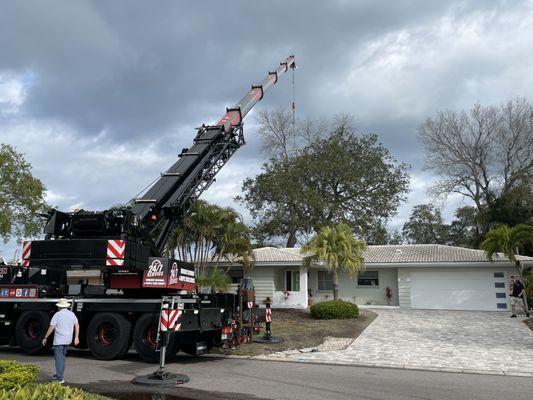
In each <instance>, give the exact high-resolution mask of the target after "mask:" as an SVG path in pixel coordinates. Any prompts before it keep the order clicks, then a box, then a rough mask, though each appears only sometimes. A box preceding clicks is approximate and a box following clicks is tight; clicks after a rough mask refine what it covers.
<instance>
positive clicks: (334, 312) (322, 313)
mask: <svg viewBox="0 0 533 400" xmlns="http://www.w3.org/2000/svg"><path fill="white" fill-rule="evenodd" d="M358 315H359V308H358V307H357V306H356V305H355V304H353V303H350V302H349V301H344V300H331V301H325V302H323V303H317V304H314V305H312V306H311V317H312V318H315V319H347V318H357V316H358Z"/></svg>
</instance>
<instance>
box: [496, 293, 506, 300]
mask: <svg viewBox="0 0 533 400" xmlns="http://www.w3.org/2000/svg"><path fill="white" fill-rule="evenodd" d="M505 297H506V296H505V293H496V298H497V299H505Z"/></svg>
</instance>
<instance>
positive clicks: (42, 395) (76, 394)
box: [0, 383, 110, 400]
mask: <svg viewBox="0 0 533 400" xmlns="http://www.w3.org/2000/svg"><path fill="white" fill-rule="evenodd" d="M0 400H110V399H109V398H108V397H104V396H100V395H97V394H92V393H88V392H84V391H83V390H81V389H77V388H73V387H70V386H62V385H60V384H58V383H46V384H39V385H28V386H25V387H21V388H18V389H16V390H1V391H0Z"/></svg>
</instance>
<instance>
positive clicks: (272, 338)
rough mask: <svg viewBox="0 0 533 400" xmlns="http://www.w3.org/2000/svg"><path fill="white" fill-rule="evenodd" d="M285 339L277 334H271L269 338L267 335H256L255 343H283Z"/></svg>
mask: <svg viewBox="0 0 533 400" xmlns="http://www.w3.org/2000/svg"><path fill="white" fill-rule="evenodd" d="M282 342H283V339H282V338H279V337H276V336H270V337H269V338H265V337H254V339H253V343H282Z"/></svg>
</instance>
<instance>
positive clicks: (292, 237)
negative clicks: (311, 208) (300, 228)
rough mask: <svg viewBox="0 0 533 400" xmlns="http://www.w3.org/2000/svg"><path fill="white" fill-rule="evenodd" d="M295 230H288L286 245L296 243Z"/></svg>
mask: <svg viewBox="0 0 533 400" xmlns="http://www.w3.org/2000/svg"><path fill="white" fill-rule="evenodd" d="M297 242H298V241H297V239H296V232H289V237H288V239H287V247H294V246H295V245H296V243H297Z"/></svg>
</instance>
